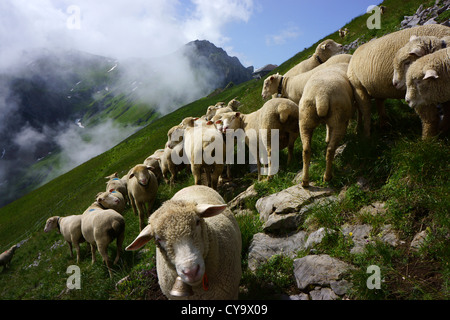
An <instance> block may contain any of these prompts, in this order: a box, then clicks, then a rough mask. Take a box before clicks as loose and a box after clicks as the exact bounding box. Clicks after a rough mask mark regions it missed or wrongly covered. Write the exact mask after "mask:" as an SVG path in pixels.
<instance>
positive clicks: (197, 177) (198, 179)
mask: <svg viewBox="0 0 450 320" xmlns="http://www.w3.org/2000/svg"><path fill="white" fill-rule="evenodd" d="M191 170H192V175H193V176H194V184H196V185H199V184H202V170H201V168H200V166H198V165H194V164H192V166H191Z"/></svg>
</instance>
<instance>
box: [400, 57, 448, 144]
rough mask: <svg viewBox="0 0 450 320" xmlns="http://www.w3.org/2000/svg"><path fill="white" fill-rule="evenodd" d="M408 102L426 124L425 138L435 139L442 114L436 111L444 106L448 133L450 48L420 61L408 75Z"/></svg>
mask: <svg viewBox="0 0 450 320" xmlns="http://www.w3.org/2000/svg"><path fill="white" fill-rule="evenodd" d="M406 86H407V89H406V95H405V100H406V102H407V103H408V104H409V106H410V107H411V108H414V110H415V111H416V113H417V114H418V115H419V116H420V118H421V121H422V138H424V139H426V138H429V137H432V136H435V135H436V134H437V133H438V131H439V130H438V129H439V120H440V119H439V114H438V110H437V108H436V107H435V106H436V105H437V104H439V103H443V106H442V107H443V112H444V117H443V119H442V123H441V126H442V128H441V130H442V131H444V132H445V131H447V130H448V127H449V123H448V120H449V118H450V117H449V115H450V48H446V49H441V50H438V51H436V52H434V53H431V54H428V55H425V56H423V57H421V58H419V59H417V60H416V61H415V62H414V63H413V64H411V66H410V67H409V68H408V71H407V73H406Z"/></svg>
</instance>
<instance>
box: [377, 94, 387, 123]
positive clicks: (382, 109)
mask: <svg viewBox="0 0 450 320" xmlns="http://www.w3.org/2000/svg"><path fill="white" fill-rule="evenodd" d="M375 104H376V106H377V111H378V116H379V117H380V123H379V126H380V127H381V128H383V127H385V126H386V124H387V123H388V116H387V114H386V108H385V107H384V99H375Z"/></svg>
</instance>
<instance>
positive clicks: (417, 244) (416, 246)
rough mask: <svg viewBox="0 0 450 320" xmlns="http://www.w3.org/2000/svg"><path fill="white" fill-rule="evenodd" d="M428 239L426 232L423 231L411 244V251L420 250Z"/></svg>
mask: <svg viewBox="0 0 450 320" xmlns="http://www.w3.org/2000/svg"><path fill="white" fill-rule="evenodd" d="M426 237H427V231H426V230H423V231H421V232H419V233H417V234H416V235H415V236H414V238H413V239H412V241H411V244H410V247H411V249H413V250H418V249H419V248H420V247H421V246H422V245H423V243H424V242H425V239H426Z"/></svg>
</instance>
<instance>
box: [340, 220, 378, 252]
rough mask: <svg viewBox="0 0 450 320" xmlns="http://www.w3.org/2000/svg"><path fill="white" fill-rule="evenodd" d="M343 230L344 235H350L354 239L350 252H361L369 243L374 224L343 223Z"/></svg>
mask: <svg viewBox="0 0 450 320" xmlns="http://www.w3.org/2000/svg"><path fill="white" fill-rule="evenodd" d="M341 230H342V233H343V234H344V236H346V237H347V236H350V237H351V238H352V240H353V243H354V246H353V248H352V249H351V250H350V253H361V252H363V250H364V247H365V246H366V245H367V244H368V243H369V236H370V232H371V231H372V226H371V225H368V224H359V225H343V226H342V228H341Z"/></svg>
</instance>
